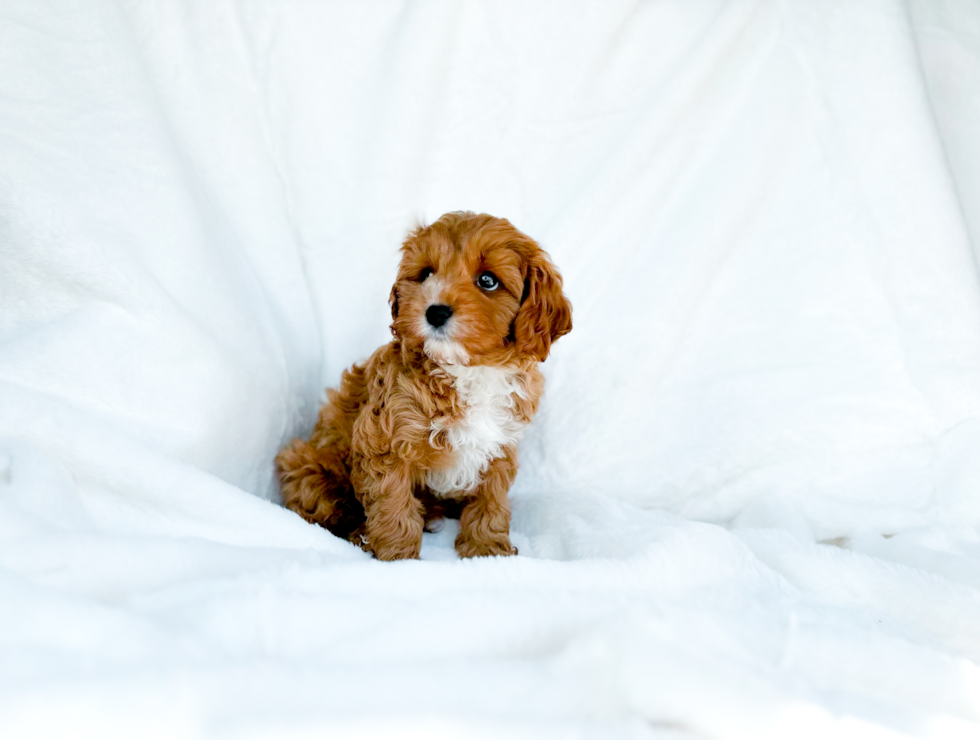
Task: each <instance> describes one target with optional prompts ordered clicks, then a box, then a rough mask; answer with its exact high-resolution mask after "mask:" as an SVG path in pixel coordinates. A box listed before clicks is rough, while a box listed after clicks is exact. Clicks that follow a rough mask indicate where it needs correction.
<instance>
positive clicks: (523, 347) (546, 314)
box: [514, 250, 572, 362]
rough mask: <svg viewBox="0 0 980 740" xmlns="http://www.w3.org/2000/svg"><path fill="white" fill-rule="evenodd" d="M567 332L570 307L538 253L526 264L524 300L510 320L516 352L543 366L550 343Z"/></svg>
mask: <svg viewBox="0 0 980 740" xmlns="http://www.w3.org/2000/svg"><path fill="white" fill-rule="evenodd" d="M571 330H572V304H571V303H569V302H568V299H567V298H565V296H564V294H563V293H562V292H561V275H560V274H559V273H558V270H557V269H555V266H554V265H553V264H551V262H550V261H549V260H548V256H547V255H546V254H545V253H544V252H542V251H540V250H539V251H538V252H537V253H535V254H534V255H532V256H531V258H530V260H529V262H528V267H527V273H526V274H525V276H524V296H523V297H522V298H521V307H520V310H518V312H517V318H515V319H514V339H515V341H516V342H517V350H518V352H520V353H521V354H529V355H534V356H535V357H536V358H537V359H538V361H539V362H543V361H544V360H545V359H546V358H547V357H548V352H549V351H550V350H551V343H552V342H554V341H555V340H556V339H558V337H561V336H564V335H565V334H568V332H570V331H571Z"/></svg>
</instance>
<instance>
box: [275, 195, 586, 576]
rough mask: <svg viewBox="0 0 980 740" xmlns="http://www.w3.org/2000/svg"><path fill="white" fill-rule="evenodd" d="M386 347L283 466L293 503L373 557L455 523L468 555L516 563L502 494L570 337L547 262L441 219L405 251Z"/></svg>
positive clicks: (499, 237)
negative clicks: (449, 519) (557, 354)
mask: <svg viewBox="0 0 980 740" xmlns="http://www.w3.org/2000/svg"><path fill="white" fill-rule="evenodd" d="M401 251H402V259H401V265H400V267H399V268H398V278H397V280H396V281H395V284H394V286H393V287H392V289H391V297H390V299H389V301H390V304H391V316H392V319H393V321H392V324H391V333H392V335H393V336H394V339H393V340H392V341H391V343H390V344H387V345H385V346H384V347H381V348H380V349H378V350H377V351H376V352H375V353H374V354H373V355H372V356H371V358H370V359H369V360H368V361H367V362H366V363H365V364H363V365H354V366H353V367H352V368H351V369H350V370H347V371H345V372H344V374H343V376H342V377H341V380H340V388H339V389H336V390H334V389H331V390H329V391H328V392H327V397H328V400H327V403H326V405H325V406H324V407H323V408H322V409H321V410H320V416H319V419H318V421H317V423H316V427H315V428H314V429H313V434H312V435H311V436H310V439H309V441H307V442H304V441H303V440H299V439H296V440H293V441H292V443H291V444H289V445H288V446H287V447H286V448H285V449H283V450H282V452H280V453H279V456H278V457H277V458H276V465H277V467H278V473H279V480H280V483H281V484H282V495H283V501H284V503H285V505H286V506H288V507H289V508H290V509H292V510H293V511H295V512H296V513H298V514H299V515H300V516H302V517H303V518H305V519H307V520H308V521H310V522H315V523H316V524H319V525H321V526H323V527H326V528H327V529H328V530H330V531H331V532H333V533H334V534H336V535H338V536H340V537H346V538H348V539H350V540H351V541H352V542H356V543H357V544H360V545H361V546H362V547H364V548H365V549H367V550H369V551H370V552H373V553H374V555H375V557H377V558H378V559H379V560H396V559H399V558H417V557H418V555H419V547H420V546H421V544H422V531H423V529H424V528H425V526H426V524H427V523H429V522H431V521H432V520H435V519H439V518H442V517H444V516H454V517H458V518H459V523H460V526H459V536H458V537H457V538H456V551H457V552H458V553H459V554H460V555H461V556H462V557H473V556H478V555H512V554H514V553H516V550H515V549H514V548H513V547H512V546H511V544H510V506H509V504H508V502H507V491H508V490H509V489H510V486H511V483H513V481H514V476H515V475H516V473H517V443H518V441H519V440H520V438H521V436H522V434H523V432H524V428H525V426H526V425H527V424H528V423H529V422H530V421H531V417H533V416H534V413H535V411H536V410H537V407H538V400H539V399H540V397H541V391H542V389H543V386H544V378H543V377H542V375H541V372H540V371H539V370H538V363H539V362H541V361H543V360H544V359H545V358H546V357H547V356H548V352H549V350H550V348H551V343H552V342H554V341H555V340H556V339H558V337H560V336H562V335H563V334H567V333H568V332H569V331H571V329H572V307H571V304H570V303H569V302H568V300H567V299H566V298H565V296H564V295H563V294H562V281H561V276H560V275H559V274H558V271H557V270H556V269H555V267H554V265H552V264H551V262H550V261H549V260H548V255H547V254H546V253H545V252H544V251H543V250H542V249H541V248H540V247H539V246H538V245H537V244H536V243H535V242H534V240H533V239H531V238H529V237H527V236H525V235H524V234H522V233H521V232H520V231H518V230H517V229H515V228H514V227H513V226H512V225H511V224H510V222H509V221H506V220H504V219H502V218H494V217H493V216H488V215H486V214H481V215H477V214H474V213H466V212H456V213H447V214H446V215H444V216H443V217H442V218H440V219H439V220H438V221H436V222H435V223H433V224H432V225H431V226H425V227H419V228H418V229H416V230H415V231H413V232H412V233H411V234H409V236H408V238H407V239H406V240H405V243H404V245H403V246H402V250H401Z"/></svg>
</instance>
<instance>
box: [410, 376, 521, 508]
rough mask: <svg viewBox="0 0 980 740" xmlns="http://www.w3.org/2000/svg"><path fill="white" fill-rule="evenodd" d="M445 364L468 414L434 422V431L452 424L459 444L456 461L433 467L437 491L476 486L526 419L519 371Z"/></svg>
mask: <svg viewBox="0 0 980 740" xmlns="http://www.w3.org/2000/svg"><path fill="white" fill-rule="evenodd" d="M444 369H445V370H446V372H448V373H449V374H450V375H451V376H452V377H453V386H454V387H455V389H456V394H457V396H458V397H459V402H460V405H461V407H462V409H463V417H462V418H461V419H458V420H456V421H454V422H453V423H451V424H449V423H445V422H444V421H443V420H441V419H437V420H436V421H434V422H433V424H432V433H433V434H436V433H438V432H440V431H442V430H443V429H445V430H446V435H447V439H448V441H449V446H450V448H451V449H452V450H453V463H452V465H451V466H449V467H447V468H443V469H439V470H431V471H429V474H428V480H427V482H428V484H429V488H430V489H431V490H432V491H433V492H435V493H437V494H449V493H455V492H460V491H469V490H470V489H472V488H474V487H476V486H477V485H478V484H479V483H480V481H481V480H482V479H483V474H484V473H485V472H486V470H487V465H489V463H490V461H491V460H493V459H494V458H497V457H501V456H502V455H503V452H504V447H506V446H508V445H512V444H516V443H517V441H518V440H520V438H521V435H523V434H524V422H522V421H521V420H520V419H518V418H517V417H516V416H515V414H514V394H517V395H518V396H523V395H524V391H523V389H522V388H521V386H520V384H519V383H518V382H517V379H516V377H515V374H514V372H513V371H508V370H502V369H500V368H496V367H480V366H476V367H468V366H465V365H445V366H444Z"/></svg>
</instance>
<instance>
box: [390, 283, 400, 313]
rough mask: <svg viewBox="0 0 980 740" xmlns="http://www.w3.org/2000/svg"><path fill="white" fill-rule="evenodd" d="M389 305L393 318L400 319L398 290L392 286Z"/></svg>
mask: <svg viewBox="0 0 980 740" xmlns="http://www.w3.org/2000/svg"><path fill="white" fill-rule="evenodd" d="M388 305H389V306H391V318H393V319H397V318H398V288H396V287H395V286H394V285H392V286H391V295H389V296H388Z"/></svg>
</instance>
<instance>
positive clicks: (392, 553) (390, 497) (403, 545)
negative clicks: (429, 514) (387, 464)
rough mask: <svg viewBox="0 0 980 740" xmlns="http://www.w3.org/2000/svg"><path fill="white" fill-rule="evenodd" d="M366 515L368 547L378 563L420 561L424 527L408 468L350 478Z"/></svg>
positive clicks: (357, 473)
mask: <svg viewBox="0 0 980 740" xmlns="http://www.w3.org/2000/svg"><path fill="white" fill-rule="evenodd" d="M351 480H352V482H353V483H354V487H355V490H357V492H358V493H359V494H360V497H361V503H363V504H364V513H365V514H366V516H367V523H366V524H365V533H366V537H367V545H368V547H369V548H370V550H371V551H372V552H373V553H374V556H375V557H376V558H377V559H378V560H402V559H405V558H418V556H419V549H420V548H421V547H422V527H423V525H424V519H423V507H422V504H421V502H420V501H419V500H418V499H417V498H415V496H414V495H412V483H411V477H410V475H409V472H408V469H407V467H405V466H404V465H398V466H396V467H393V468H390V469H384V470H365V469H361V470H358V471H356V472H355V474H354V475H352V477H351Z"/></svg>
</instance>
